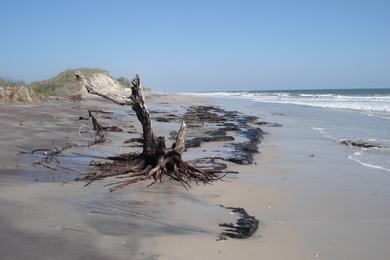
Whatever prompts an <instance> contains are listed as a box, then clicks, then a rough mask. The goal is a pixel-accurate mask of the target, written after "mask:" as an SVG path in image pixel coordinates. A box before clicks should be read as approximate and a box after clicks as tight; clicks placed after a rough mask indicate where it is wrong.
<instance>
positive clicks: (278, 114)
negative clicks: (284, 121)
mask: <svg viewBox="0 0 390 260" xmlns="http://www.w3.org/2000/svg"><path fill="white" fill-rule="evenodd" d="M271 115H273V116H287V113H285V112H274V113H271Z"/></svg>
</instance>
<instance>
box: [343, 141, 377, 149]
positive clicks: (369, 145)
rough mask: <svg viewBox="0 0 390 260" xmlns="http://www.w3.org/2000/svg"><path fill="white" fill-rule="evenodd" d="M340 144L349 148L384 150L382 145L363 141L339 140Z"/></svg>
mask: <svg viewBox="0 0 390 260" xmlns="http://www.w3.org/2000/svg"><path fill="white" fill-rule="evenodd" d="M339 143H340V144H344V145H347V146H349V147H352V146H355V147H361V148H384V147H383V145H382V144H380V143H379V142H375V141H365V140H349V139H345V140H340V141H339Z"/></svg>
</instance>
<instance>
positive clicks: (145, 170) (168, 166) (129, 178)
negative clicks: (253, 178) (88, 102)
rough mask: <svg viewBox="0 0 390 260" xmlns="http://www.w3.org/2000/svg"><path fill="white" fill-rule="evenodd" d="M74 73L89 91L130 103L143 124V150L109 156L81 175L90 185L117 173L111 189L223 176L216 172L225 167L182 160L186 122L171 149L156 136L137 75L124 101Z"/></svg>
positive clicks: (121, 103)
mask: <svg viewBox="0 0 390 260" xmlns="http://www.w3.org/2000/svg"><path fill="white" fill-rule="evenodd" d="M75 76H76V78H77V79H78V80H79V81H80V83H81V85H82V86H83V87H85V88H86V89H87V91H88V92H89V93H91V94H94V95H98V96H101V97H103V98H106V99H109V100H111V101H113V102H114V103H116V104H118V105H122V106H125V105H130V106H131V108H132V109H133V110H134V112H135V113H136V115H137V118H138V120H139V122H140V123H141V125H142V135H143V150H142V153H139V154H135V153H132V154H123V155H119V156H115V157H109V158H108V159H111V160H113V162H112V163H108V164H99V170H98V171H97V172H93V173H90V174H87V175H86V176H85V177H83V178H82V180H87V181H89V182H88V183H87V184H89V183H91V182H93V181H95V180H99V179H103V178H106V177H110V176H117V177H118V178H121V179H122V180H121V181H119V182H115V183H112V184H110V185H113V187H112V188H110V191H116V190H118V189H120V188H123V187H126V186H127V185H130V184H133V183H137V182H140V181H145V180H152V182H151V183H150V184H149V185H148V186H150V185H153V184H154V183H156V182H157V181H160V182H162V181H163V178H165V177H168V178H170V179H173V180H175V181H178V182H180V183H181V184H182V185H183V186H184V187H185V188H188V187H191V186H190V182H191V181H195V182H196V183H198V182H201V183H204V184H206V183H209V182H212V181H215V180H218V179H221V178H222V177H223V176H217V175H216V174H217V173H224V170H225V169H224V168H222V169H221V168H218V167H217V168H207V167H202V168H199V167H196V166H195V165H194V164H193V163H189V162H185V161H183V160H182V158H181V154H182V153H183V152H184V150H185V145H184V137H185V129H186V124H185V122H184V120H183V121H182V123H181V126H180V129H179V131H178V133H177V137H176V141H175V143H174V144H173V145H172V147H171V148H170V149H167V148H166V145H165V138H164V137H163V136H159V137H156V136H155V135H154V133H153V129H152V123H151V120H150V115H149V111H148V109H147V107H146V105H145V98H144V95H143V92H142V88H141V84H140V78H139V76H138V75H136V76H135V77H134V79H133V80H132V81H131V96H130V97H128V98H126V99H125V100H122V99H118V98H116V97H113V96H110V95H108V94H106V93H103V92H101V91H98V90H96V88H94V86H93V84H91V82H90V81H89V80H88V79H87V78H86V77H85V76H84V75H83V74H82V73H80V72H76V73H75Z"/></svg>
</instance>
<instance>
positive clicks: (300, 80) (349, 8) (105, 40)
mask: <svg viewBox="0 0 390 260" xmlns="http://www.w3.org/2000/svg"><path fill="white" fill-rule="evenodd" d="M77 67H101V68H105V69H107V70H108V71H109V72H110V74H112V75H113V76H121V75H123V76H127V77H129V76H130V75H132V74H134V73H139V74H140V75H141V77H142V79H143V81H144V85H146V86H149V87H152V88H154V89H157V90H160V91H194V90H247V89H292V88H353V87H356V88H363V87H367V88H376V87H379V88H384V87H385V88H388V87H390V1H389V0H384V1H379V0H378V1H376V0H366V1H359V0H355V1H342V0H337V1H333V0H326V1H325V0H323V1H322V0H308V1H292V0H291V1H277V0H274V1H271V0H269V1H260V0H259V1H238V0H237V1H228V0H224V1H211V0H210V1H200V0H194V1H185V0H182V1H162V0H161V1H146V0H145V1H115V0H112V1H108V0H107V1H97V0H95V1H87V0H84V1H70V0H66V1H39V0H37V1H18V0H0V75H8V76H10V77H12V78H14V79H20V80H25V81H27V82H29V81H34V80H41V79H46V78H48V77H51V76H53V75H55V74H57V73H58V72H61V71H62V70H64V69H67V68H77Z"/></svg>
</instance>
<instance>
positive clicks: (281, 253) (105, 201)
mask: <svg viewBox="0 0 390 260" xmlns="http://www.w3.org/2000/svg"><path fill="white" fill-rule="evenodd" d="M148 101H150V102H152V104H151V105H150V106H149V109H162V108H164V109H171V110H175V111H179V110H181V109H184V108H183V106H185V105H188V104H202V103H204V102H213V101H208V100H199V99H194V98H188V97H172V96H170V97H168V96H163V95H157V96H153V98H151V99H149V100H148ZM167 103H169V104H167ZM90 107H95V108H104V109H114V110H117V111H118V110H119V111H122V112H120V113H119V115H121V116H120V117H119V118H118V119H117V120H116V121H115V125H117V126H119V127H121V128H123V129H126V131H127V130H129V131H130V130H132V128H131V127H129V128H126V126H127V125H129V121H128V120H130V121H131V122H133V123H130V124H133V125H137V122H136V121H135V120H134V118H131V117H130V118H129V117H128V115H127V114H126V111H125V110H123V108H118V107H117V106H115V105H112V104H107V103H106V102H101V100H100V99H95V98H91V99H88V100H85V102H84V103H82V105H80V104H78V103H70V102H69V103H68V102H64V103H58V102H57V101H50V102H49V103H44V104H33V105H12V106H9V105H8V104H6V105H5V104H1V106H0V112H1V120H2V126H1V130H0V131H1V135H0V144H1V147H2V149H1V151H0V162H1V172H0V189H1V193H0V208H1V213H0V219H1V222H0V241H2V242H1V243H0V256H1V257H0V258H1V259H237V258H240V259H383V260H385V259H388V256H389V255H390V249H389V248H388V246H387V245H388V244H389V242H390V228H389V227H390V225H389V223H390V202H389V201H390V200H389V198H390V191H389V189H388V187H389V184H390V180H389V177H388V176H387V175H384V174H381V173H379V172H378V171H375V170H373V169H371V170H367V169H366V168H364V167H361V166H360V165H357V164H355V163H354V162H352V161H350V160H346V159H345V158H344V157H342V156H339V155H340V153H342V152H343V149H346V148H345V147H342V146H340V147H337V148H335V146H334V144H330V143H329V142H328V141H327V140H324V139H323V138H321V137H320V136H319V134H318V133H314V132H308V131H305V130H303V129H300V128H297V127H293V126H290V125H289V124H288V120H285V119H283V116H272V115H271V114H268V115H265V116H266V117H269V119H271V120H270V121H273V122H280V121H285V122H282V123H283V127H280V128H271V127H270V128H267V127H265V128H264V129H265V130H266V131H267V132H270V134H269V135H267V136H266V137H265V139H264V140H263V142H262V143H261V145H260V150H261V154H259V155H257V156H256V162H257V164H255V165H248V166H237V165H234V164H230V165H229V166H230V167H231V169H233V170H238V171H239V172H240V173H239V174H238V175H230V176H228V177H227V178H225V180H224V181H221V182H217V183H214V184H212V185H207V186H203V185H199V186H196V185H193V187H192V189H190V190H189V191H187V190H185V189H184V188H183V187H182V186H181V185H178V184H177V183H174V182H169V181H167V182H165V183H163V184H156V185H154V186H152V187H150V188H146V187H145V186H146V184H145V183H139V184H136V185H134V186H131V187H128V188H126V189H123V190H120V191H118V192H115V193H109V192H108V191H107V187H104V185H105V184H108V183H110V182H111V181H110V180H104V181H99V182H96V183H93V184H91V185H90V186H88V187H84V186H83V183H81V182H67V183H65V184H63V183H62V181H64V180H71V179H72V178H73V177H74V174H73V173H72V172H69V173H66V172H65V173H59V172H53V171H48V170H47V169H37V168H32V167H30V166H29V165H30V164H31V159H30V160H28V158H26V157H25V156H21V155H18V152H19V151H21V150H23V151H25V150H28V151H31V150H33V149H36V148H42V147H47V146H50V145H51V142H52V140H57V141H58V142H61V140H62V142H63V140H64V139H63V138H64V136H69V138H68V139H69V140H71V141H72V142H75V143H78V144H80V145H83V144H85V142H86V141H87V140H86V139H85V138H81V137H80V136H79V135H78V129H79V127H80V125H81V124H85V123H86V122H84V121H80V120H77V119H78V117H79V116H80V115H85V114H87V109H88V108H90ZM38 112H39V114H38ZM54 112H55V113H54ZM276 112H279V111H276ZM11 113H12V114H11ZM15 115H18V116H15ZM19 115H20V116H19ZM286 117H287V116H286ZM102 120H103V122H105V123H107V124H108V123H109V121H104V119H103V118H102ZM3 122H4V123H3ZM20 123H23V126H22V125H20V126H18V124H20ZM111 123H112V122H111ZM154 125H155V126H156V127H157V129H158V130H157V131H158V133H160V134H165V135H167V134H168V133H169V131H170V130H176V129H177V127H178V125H177V124H176V123H155V124H154ZM25 126H29V127H33V129H34V130H31V128H27V127H25ZM136 127H137V126H136ZM172 128H173V129H172ZM135 136H136V135H135ZM129 137H132V136H129V134H127V133H110V134H109V138H110V140H111V142H110V143H107V144H104V145H94V146H91V147H86V148H82V147H76V148H74V150H71V151H69V153H70V154H72V153H75V154H77V155H80V154H83V155H84V157H85V158H84V159H80V156H78V157H77V158H78V159H77V160H71V161H70V162H68V164H66V165H67V166H71V167H74V168H75V169H78V170H80V172H85V171H87V170H88V169H87V167H88V162H89V160H90V159H91V157H90V156H93V155H103V156H104V155H107V154H109V153H110V152H112V150H113V149H115V151H116V152H118V153H120V152H123V151H128V150H131V149H133V150H134V149H137V148H129V147H124V146H120V147H118V146H117V143H119V141H123V140H125V139H126V138H129ZM10 140H13V142H10ZM217 145H218V144H214V143H207V144H205V145H202V149H209V150H213V149H215V147H216V146H217ZM3 147H6V149H4V148H3ZM192 151H193V152H191V150H189V152H188V153H186V154H185V157H186V158H191V157H192V156H194V154H196V149H194V150H192ZM312 153H314V154H315V156H314V157H311V156H309V155H310V154H312ZM329 162H331V163H329ZM66 174H69V175H66ZM31 176H33V177H31ZM58 176H62V177H61V178H59V177H58ZM372 176H375V177H374V178H372ZM220 204H223V205H225V206H239V207H243V208H245V209H246V210H247V211H248V213H249V214H250V215H254V216H256V218H257V219H259V220H260V222H261V226H260V228H259V230H258V231H257V232H256V233H255V234H254V235H253V236H252V237H251V238H248V239H243V240H237V239H228V240H221V241H217V237H218V233H219V232H220V231H221V229H220V228H219V227H218V224H219V223H221V222H225V221H229V220H232V219H234V217H235V216H234V215H231V214H230V213H229V211H227V210H225V209H223V208H221V207H219V205H220Z"/></svg>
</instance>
